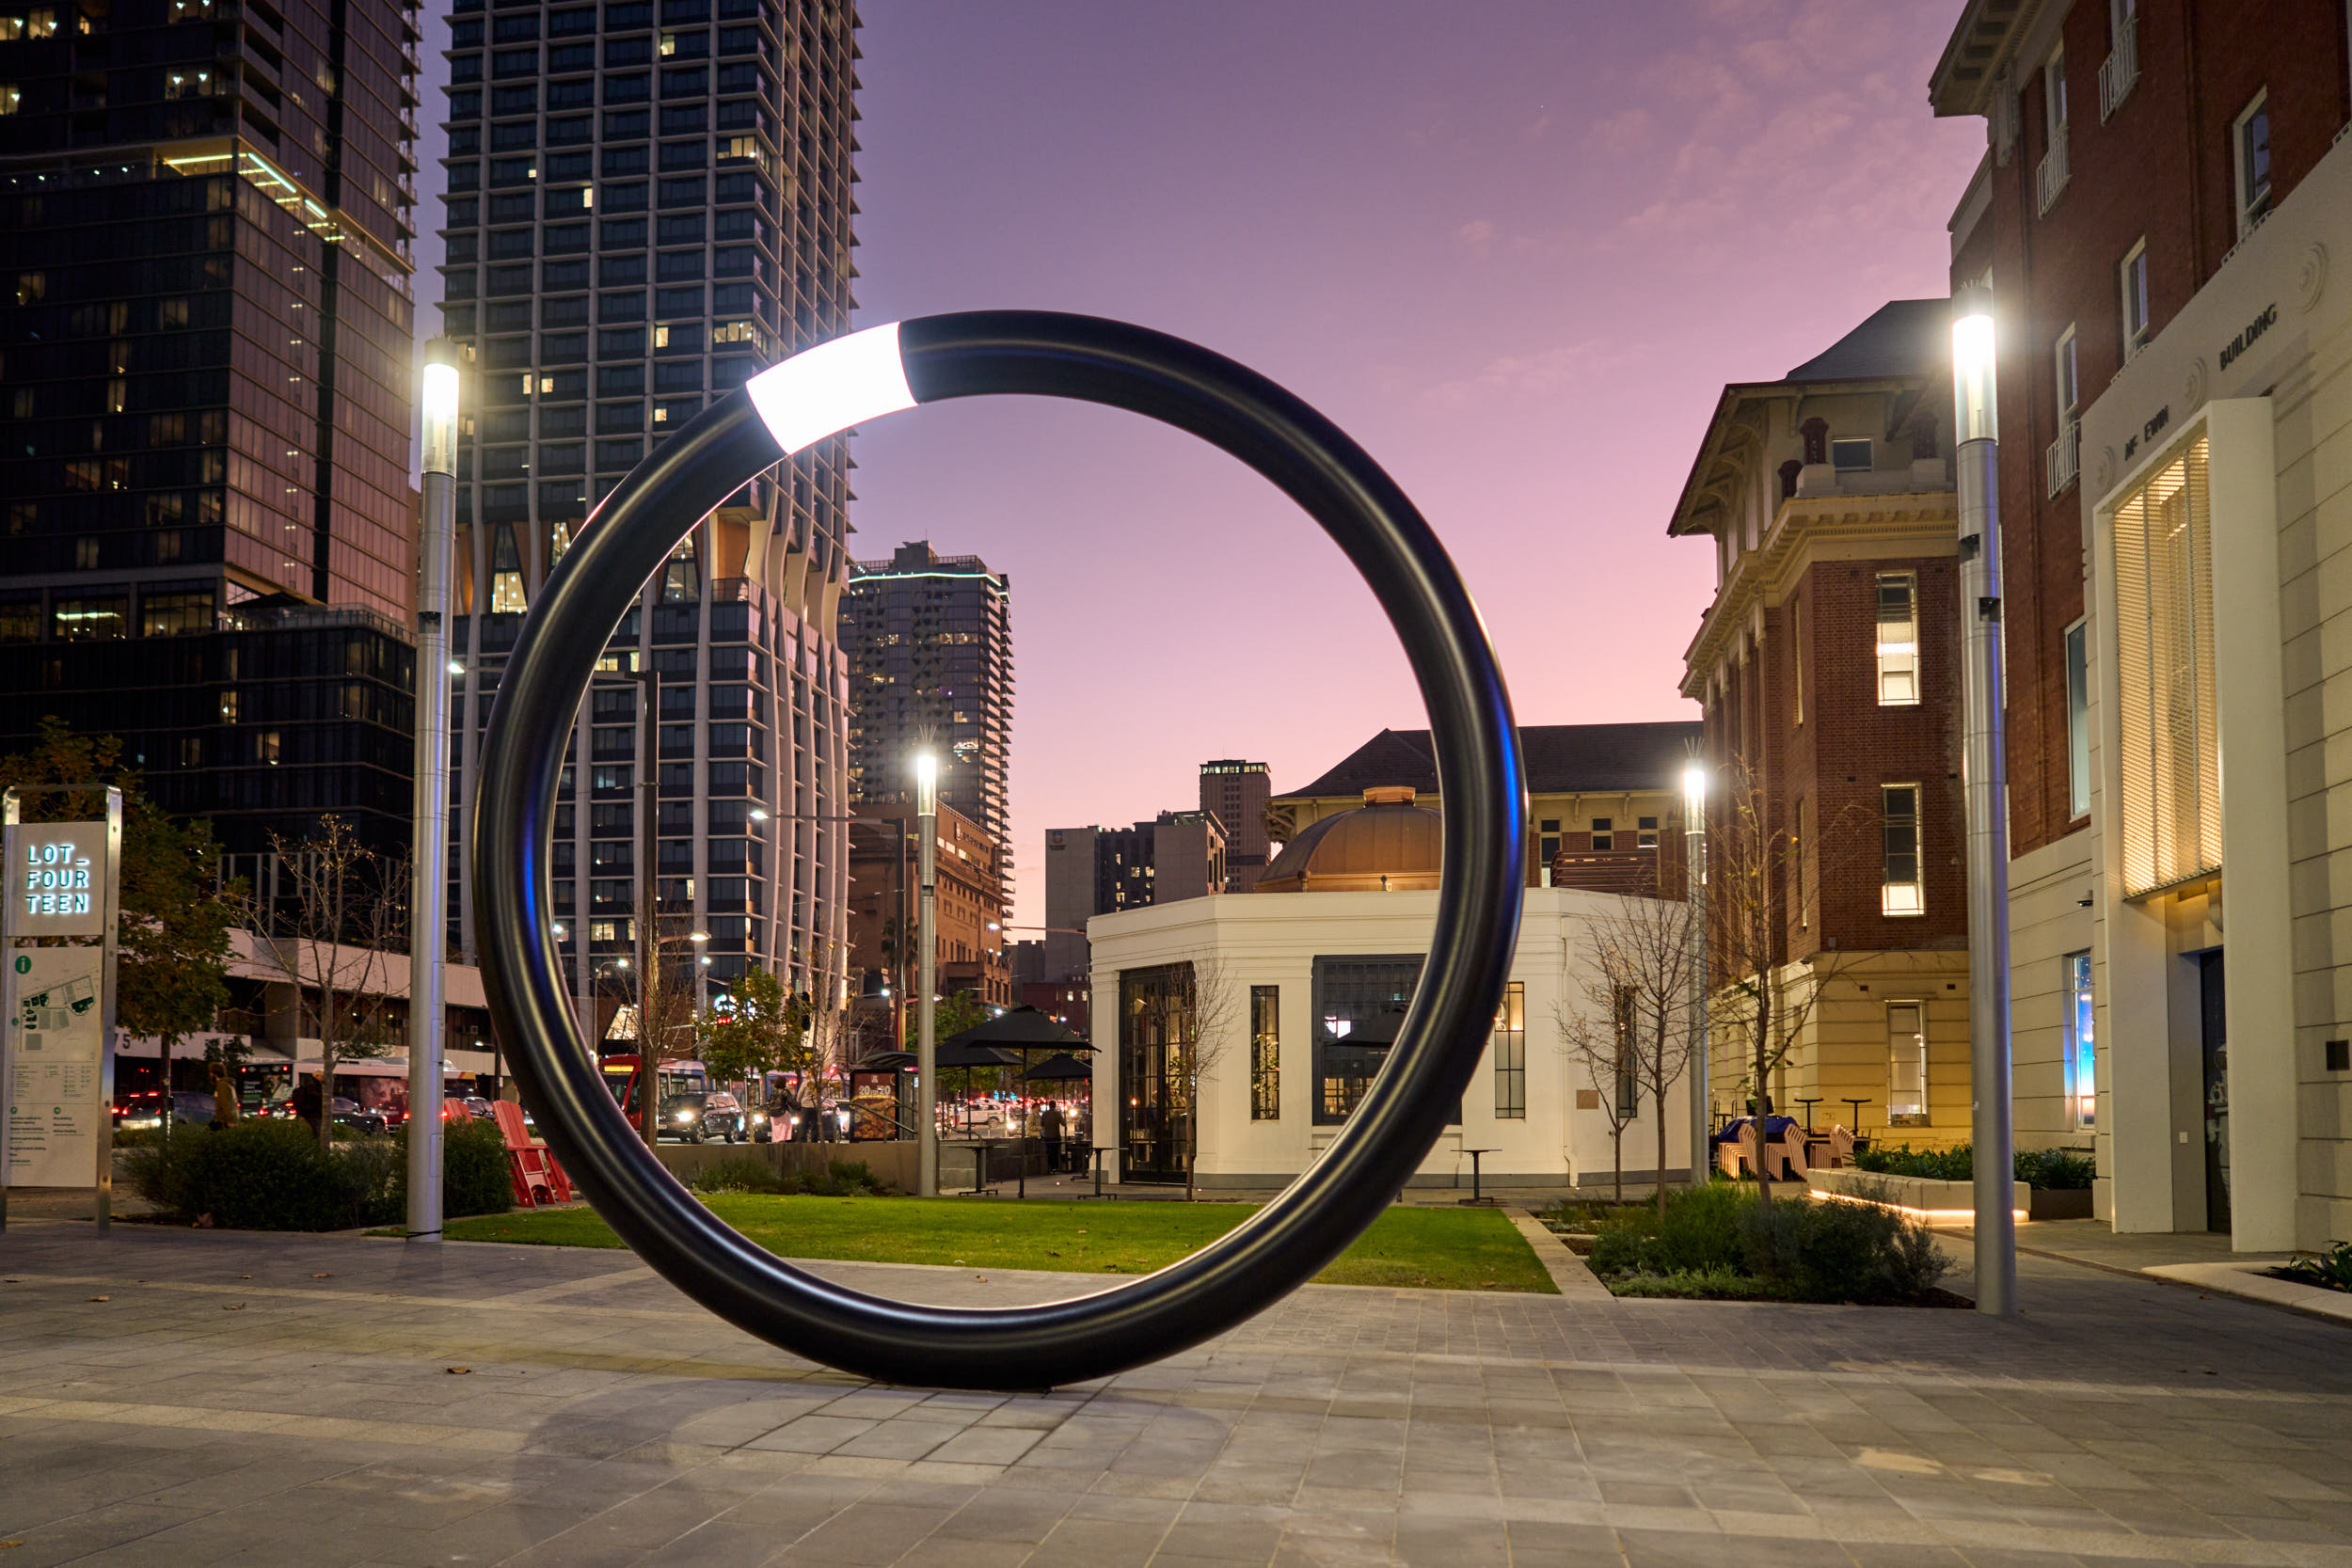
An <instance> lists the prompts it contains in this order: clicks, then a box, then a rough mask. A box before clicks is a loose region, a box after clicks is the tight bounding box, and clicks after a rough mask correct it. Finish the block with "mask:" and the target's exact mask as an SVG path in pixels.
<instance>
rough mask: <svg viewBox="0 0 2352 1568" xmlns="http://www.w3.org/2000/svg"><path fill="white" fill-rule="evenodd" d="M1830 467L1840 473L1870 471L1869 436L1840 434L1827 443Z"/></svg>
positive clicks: (1863, 472)
mask: <svg viewBox="0 0 2352 1568" xmlns="http://www.w3.org/2000/svg"><path fill="white" fill-rule="evenodd" d="M1829 462H1830V467H1833V468H1835V469H1836V470H1837V471H1838V472H1839V473H1841V474H1867V473H1868V472H1869V471H1870V462H1871V457H1870V438H1869V437H1868V436H1839V437H1837V439H1836V440H1834V441H1832V442H1831V443H1830V444H1829Z"/></svg>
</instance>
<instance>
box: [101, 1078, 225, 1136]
mask: <svg viewBox="0 0 2352 1568" xmlns="http://www.w3.org/2000/svg"><path fill="white" fill-rule="evenodd" d="M212 1119H213V1097H212V1096H211V1095H209V1094H202V1093H199V1092H198V1091H197V1090H194V1089H173V1090H172V1091H171V1124H172V1125H173V1126H174V1127H205V1126H209V1125H211V1123H212ZM114 1123H115V1128H116V1130H117V1131H118V1132H137V1131H139V1130H141V1129H144V1128H151V1127H161V1126H162V1125H163V1124H164V1091H163V1090H162V1089H139V1090H137V1091H135V1092H134V1093H131V1094H126V1095H119V1096H118V1097H116V1100H115V1102H114Z"/></svg>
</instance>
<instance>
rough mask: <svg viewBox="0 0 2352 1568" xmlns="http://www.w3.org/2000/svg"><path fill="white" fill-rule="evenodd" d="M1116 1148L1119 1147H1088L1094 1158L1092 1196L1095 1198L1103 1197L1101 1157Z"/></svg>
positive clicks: (1102, 1145) (1112, 1145)
mask: <svg viewBox="0 0 2352 1568" xmlns="http://www.w3.org/2000/svg"><path fill="white" fill-rule="evenodd" d="M1118 1147H1119V1146H1118V1145H1117V1144H1092V1145H1089V1150H1090V1151H1091V1153H1092V1155H1093V1158H1094V1196H1096V1197H1101V1196H1103V1156H1104V1155H1105V1154H1108V1153H1110V1152H1111V1151H1113V1150H1114V1149H1116V1148H1118Z"/></svg>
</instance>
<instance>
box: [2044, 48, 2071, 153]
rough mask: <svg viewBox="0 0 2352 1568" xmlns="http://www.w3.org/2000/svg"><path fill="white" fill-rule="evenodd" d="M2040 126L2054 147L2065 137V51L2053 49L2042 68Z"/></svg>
mask: <svg viewBox="0 0 2352 1568" xmlns="http://www.w3.org/2000/svg"><path fill="white" fill-rule="evenodd" d="M2042 128H2043V129H2044V130H2045V131H2046V132H2047V133H2048V135H2049V137H2050V145H2051V146H2052V147H2056V146H2057V145H2058V143H2060V142H2062V141H2064V140H2065V139H2066V51H2065V50H2064V49H2057V50H2053V51H2052V52H2051V54H2050V60H2049V63H2048V64H2047V65H2045V66H2043V67H2042Z"/></svg>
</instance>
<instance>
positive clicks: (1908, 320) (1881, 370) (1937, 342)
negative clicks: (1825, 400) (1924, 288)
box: [1781, 299, 1952, 381]
mask: <svg viewBox="0 0 2352 1568" xmlns="http://www.w3.org/2000/svg"><path fill="white" fill-rule="evenodd" d="M1951 326H1952V302H1951V301H1950V300H1948V299H1890V300H1888V301H1887V302H1886V303H1885V304H1883V305H1882V306H1880V307H1879V308H1878V309H1875V310H1873V311H1871V312H1870V315H1869V319H1868V320H1867V321H1865V322H1864V323H1863V324H1862V325H1860V326H1857V327H1855V328H1854V329H1853V330H1852V331H1851V332H1849V333H1847V334H1846V335H1845V336H1844V337H1842V338H1840V339H1838V340H1837V341H1836V342H1834V343H1832V344H1830V345H1829V347H1827V348H1825V349H1823V350H1822V351H1821V352H1820V353H1819V354H1817V355H1815V356H1813V357H1812V358H1810V359H1808V360H1806V361H1805V362H1804V364H1802V365H1799V366H1798V367H1797V368H1796V369H1795V370H1793V371H1790V372H1788V374H1787V375H1784V376H1782V377H1781V379H1782V380H1783V381H1886V380H1897V379H1900V378H1902V377H1905V376H1914V375H1929V374H1933V373H1935V372H1939V371H1947V370H1949V369H1950V367H1951V362H1952V340H1951Z"/></svg>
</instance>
